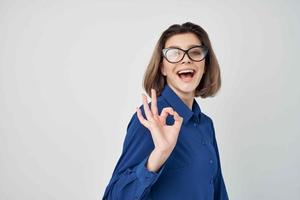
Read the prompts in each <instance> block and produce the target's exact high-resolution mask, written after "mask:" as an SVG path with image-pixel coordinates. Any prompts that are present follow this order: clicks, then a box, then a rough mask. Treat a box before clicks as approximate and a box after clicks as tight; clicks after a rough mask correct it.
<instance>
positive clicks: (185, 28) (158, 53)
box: [143, 22, 221, 98]
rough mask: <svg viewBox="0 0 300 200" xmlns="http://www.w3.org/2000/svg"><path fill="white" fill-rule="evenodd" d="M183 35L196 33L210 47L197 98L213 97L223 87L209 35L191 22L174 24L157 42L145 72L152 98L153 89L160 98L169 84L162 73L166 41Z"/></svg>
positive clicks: (147, 89) (144, 83) (203, 43)
mask: <svg viewBox="0 0 300 200" xmlns="http://www.w3.org/2000/svg"><path fill="white" fill-rule="evenodd" d="M181 33H194V34H195V35H196V36H197V37H198V39H199V40H200V42H201V43H202V45H205V46H206V47H208V53H207V55H206V57H205V65H204V74H203V76H202V78H201V81H200V83H199V85H198V86H197V87H196V90H195V95H194V96H195V97H199V96H201V97H202V98H206V97H209V96H211V97H213V96H215V94H216V93H217V92H218V90H219V89H220V87H221V76H220V67H219V64H218V61H217V58H216V56H215V53H214V51H213V49H212V46H211V43H210V40H209V37H208V34H207V33H206V31H205V30H204V29H203V28H202V27H200V26H199V25H197V24H193V23H191V22H186V23H183V24H182V25H180V24H173V25H171V26H170V27H169V28H168V29H167V30H165V31H164V32H163V33H162V35H161V36H160V38H159V40H158V41H157V43H156V45H155V48H154V51H153V54H152V57H151V59H150V62H149V64H148V67H147V69H146V71H145V74H144V78H143V87H144V89H145V91H146V93H147V94H148V95H149V96H151V88H153V89H155V90H156V93H157V96H159V95H160V94H161V92H162V90H163V88H164V86H165V84H166V83H167V81H166V77H165V76H164V75H163V74H162V73H161V65H162V61H163V59H164V58H163V56H162V49H163V48H165V44H166V41H167V40H168V38H170V37H171V36H173V35H176V34H181Z"/></svg>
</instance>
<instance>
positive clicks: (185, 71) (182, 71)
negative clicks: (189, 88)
mask: <svg viewBox="0 0 300 200" xmlns="http://www.w3.org/2000/svg"><path fill="white" fill-rule="evenodd" d="M187 72H191V73H194V70H192V69H185V70H181V71H179V72H178V74H182V73H187Z"/></svg>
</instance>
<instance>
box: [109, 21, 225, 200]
mask: <svg viewBox="0 0 300 200" xmlns="http://www.w3.org/2000/svg"><path fill="white" fill-rule="evenodd" d="M220 86H221V78H220V69H219V65H218V62H217V59H216V56H215V54H214V52H213V49H212V46H211V43H210V40H209V37H208V35H207V33H206V32H205V30H204V29H202V28H201V27H200V26H199V25H196V24H193V23H190V22H187V23H184V24H182V25H179V24H174V25H172V26H170V27H169V28H168V29H167V30H165V31H164V32H163V33H162V35H161V37H160V38H159V40H158V42H157V44H156V47H155V49H154V52H153V55H152V58H151V60H150V63H149V65H148V68H147V70H146V73H145V76H144V89H145V91H146V92H147V94H148V95H149V96H150V95H151V99H152V101H151V103H148V100H147V97H146V95H144V94H142V99H143V105H142V106H140V107H139V108H137V112H136V113H134V115H133V116H132V118H131V120H130V122H129V124H128V126H127V133H126V137H125V141H124V143H123V151H122V154H121V157H120V158H119V160H118V163H117V165H116V167H115V169H114V171H113V174H112V177H111V180H110V182H109V184H108V185H107V187H106V190H105V193H104V196H103V199H108V200H116V199H120V200H127V199H128V200H133V199H140V200H146V199H152V200H169V199H170V200H177V199H178V200H204V199H205V200H207V199H218V200H224V199H228V195H227V191H226V187H225V183H224V180H223V176H222V172H221V164H220V158H219V152H218V147H217V142H216V136H215V131H214V125H213V121H212V119H211V118H210V117H208V116H207V115H206V114H204V113H203V112H201V109H200V107H199V105H198V103H197V102H196V100H195V97H199V96H201V97H202V98H205V97H209V96H214V95H215V94H216V92H217V91H218V90H219V88H220ZM156 93H157V94H156Z"/></svg>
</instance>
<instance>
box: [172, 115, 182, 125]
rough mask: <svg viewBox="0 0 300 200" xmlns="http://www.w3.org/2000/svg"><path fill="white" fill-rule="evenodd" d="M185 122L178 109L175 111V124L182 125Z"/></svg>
mask: <svg viewBox="0 0 300 200" xmlns="http://www.w3.org/2000/svg"><path fill="white" fill-rule="evenodd" d="M182 122H183V118H182V117H180V116H179V115H178V113H177V112H176V111H174V124H173V125H174V126H176V127H178V128H179V127H180V126H181V124H182Z"/></svg>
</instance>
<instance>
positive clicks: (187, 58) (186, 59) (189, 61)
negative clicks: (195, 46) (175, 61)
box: [181, 53, 191, 63]
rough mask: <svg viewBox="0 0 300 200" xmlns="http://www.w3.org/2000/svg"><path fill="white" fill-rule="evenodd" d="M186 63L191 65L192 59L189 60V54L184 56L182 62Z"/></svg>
mask: <svg viewBox="0 0 300 200" xmlns="http://www.w3.org/2000/svg"><path fill="white" fill-rule="evenodd" d="M186 62H188V63H191V59H190V58H189V56H188V54H187V53H185V54H184V56H183V58H182V60H181V63H186Z"/></svg>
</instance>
